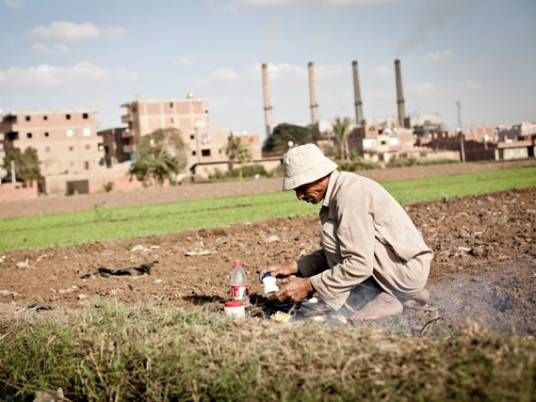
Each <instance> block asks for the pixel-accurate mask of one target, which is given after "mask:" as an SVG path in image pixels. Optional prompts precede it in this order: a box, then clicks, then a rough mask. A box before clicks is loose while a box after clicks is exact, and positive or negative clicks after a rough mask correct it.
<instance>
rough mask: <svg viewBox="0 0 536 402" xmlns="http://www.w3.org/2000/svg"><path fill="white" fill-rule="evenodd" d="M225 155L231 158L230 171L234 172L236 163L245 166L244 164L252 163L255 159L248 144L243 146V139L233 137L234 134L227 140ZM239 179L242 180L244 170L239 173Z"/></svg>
mask: <svg viewBox="0 0 536 402" xmlns="http://www.w3.org/2000/svg"><path fill="white" fill-rule="evenodd" d="M225 154H226V155H227V157H228V158H229V170H233V162H234V161H237V162H239V163H240V165H243V164H244V163H248V162H251V159H252V158H253V155H252V154H251V150H250V149H249V147H248V146H247V145H246V144H243V143H242V140H241V138H240V137H238V136H235V135H233V133H231V134H230V135H229V137H228V139H227V148H226V149H225ZM239 177H240V179H242V170H240V172H239Z"/></svg>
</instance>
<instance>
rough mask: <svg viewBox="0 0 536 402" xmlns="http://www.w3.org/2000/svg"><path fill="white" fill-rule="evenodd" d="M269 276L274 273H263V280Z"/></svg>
mask: <svg viewBox="0 0 536 402" xmlns="http://www.w3.org/2000/svg"><path fill="white" fill-rule="evenodd" d="M269 276H272V274H271V273H270V272H265V273H264V274H262V277H261V280H263V279H264V278H268V277H269Z"/></svg>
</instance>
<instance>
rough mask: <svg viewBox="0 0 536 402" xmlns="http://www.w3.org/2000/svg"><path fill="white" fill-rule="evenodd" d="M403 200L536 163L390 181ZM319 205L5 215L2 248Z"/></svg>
mask: <svg viewBox="0 0 536 402" xmlns="http://www.w3.org/2000/svg"><path fill="white" fill-rule="evenodd" d="M383 185H384V186H385V187H386V188H387V190H388V191H390V192H391V193H392V194H393V195H394V196H395V198H396V199H398V200H399V201H400V202H401V203H403V204H405V203H411V202H417V201H427V200H434V199H441V198H443V197H447V198H450V197H456V196H465V195H471V194H482V193H487V192H493V191H499V190H507V189H511V188H526V187H535V186H536V167H529V168H516V169H501V170H495V171H488V172H484V173H473V174H466V175H456V176H438V177H431V178H425V179H414V180H400V181H391V182H384V183H383ZM317 208H318V207H315V206H310V205H308V204H306V203H303V202H298V201H297V200H296V198H295V196H294V194H293V193H283V192H281V193H272V194H257V195H250V196H237V197H224V198H213V199H204V200H196V201H183V202H177V203H173V204H160V205H144V206H135V207H128V208H95V209H94V210H90V211H84V212H73V213H60V214H49V215H40V216H34V217H24V218H13V219H3V220H2V221H0V233H1V235H0V252H2V251H9V250H15V249H39V248H46V247H53V246H60V245H68V244H83V243H89V242H94V241H104V240H116V239H128V238H134V237H139V236H149V235H159V234H165V233H177V232H181V231H184V230H189V229H199V228H211V227H217V226H226V225H230V224H234V223H244V222H253V221H258V220H263V219H269V218H279V217H286V216H296V215H306V214H311V213H313V212H314V211H316V210H317Z"/></svg>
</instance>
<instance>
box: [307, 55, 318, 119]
mask: <svg viewBox="0 0 536 402" xmlns="http://www.w3.org/2000/svg"><path fill="white" fill-rule="evenodd" d="M307 69H308V71H309V107H310V108H311V124H312V125H315V124H318V103H317V101H316V82H315V65H314V64H313V62H312V61H310V62H309V64H307Z"/></svg>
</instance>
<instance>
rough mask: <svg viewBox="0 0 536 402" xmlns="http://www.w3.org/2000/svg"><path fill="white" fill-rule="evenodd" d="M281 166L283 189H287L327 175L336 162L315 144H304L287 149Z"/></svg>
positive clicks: (333, 168)
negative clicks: (283, 171) (282, 170)
mask: <svg viewBox="0 0 536 402" xmlns="http://www.w3.org/2000/svg"><path fill="white" fill-rule="evenodd" d="M283 168H284V170H285V174H284V176H283V191H288V190H294V189H295V188H297V187H299V186H301V185H302V184H307V183H312V182H313V181H315V180H318V179H321V178H322V177H325V176H327V175H328V174H330V173H331V172H333V171H334V170H335V169H337V164H336V163H335V162H333V161H332V160H331V159H328V158H326V157H325V156H324V154H323V153H322V151H321V150H320V149H319V148H318V147H317V146H316V145H315V144H305V145H300V146H297V147H295V148H291V149H289V151H288V152H287V153H286V154H285V156H284V157H283Z"/></svg>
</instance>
